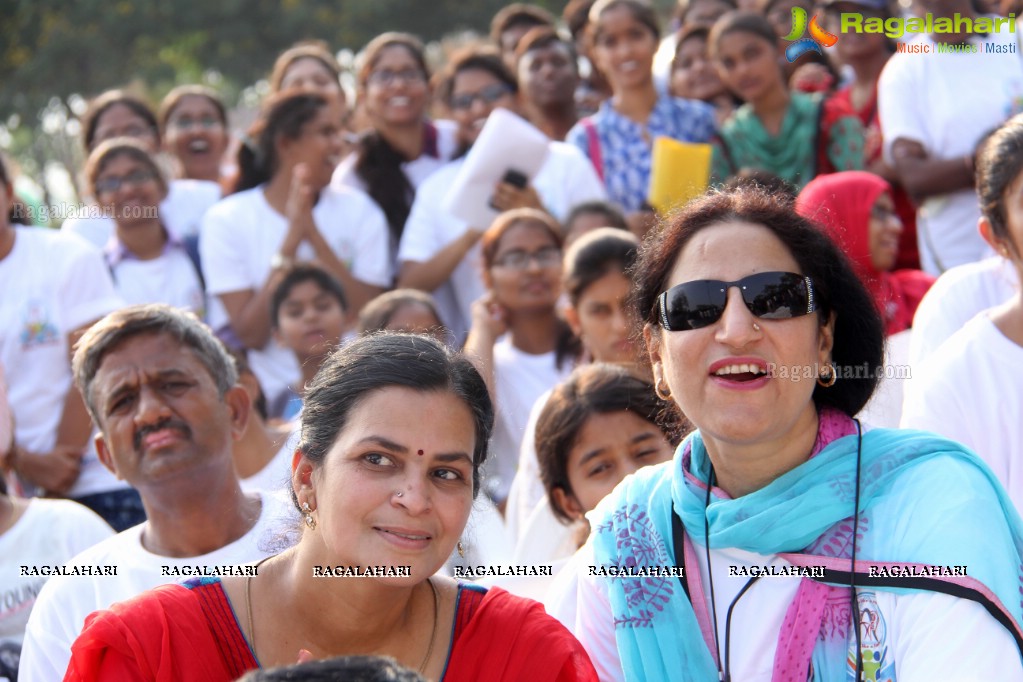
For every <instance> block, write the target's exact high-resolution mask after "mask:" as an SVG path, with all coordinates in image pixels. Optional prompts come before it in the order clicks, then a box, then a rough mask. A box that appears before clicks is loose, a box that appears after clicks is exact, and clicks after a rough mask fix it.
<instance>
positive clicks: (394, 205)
mask: <svg viewBox="0 0 1023 682" xmlns="http://www.w3.org/2000/svg"><path fill="white" fill-rule="evenodd" d="M424 125H427V126H429V124H424ZM432 130H433V127H432V126H430V127H428V128H427V131H428V133H429V132H430V131H432ZM359 147H360V148H359V159H358V161H356V162H355V173H356V174H357V175H358V176H359V178H361V179H362V181H363V182H364V183H366V194H368V195H369V196H370V198H371V199H373V201H375V202H376V203H377V205H378V206H379V207H380V210H382V211H383V212H384V217H385V218H387V226H388V228H390V232H391V239H392V240H393V241H394V242H398V240H400V239H401V233H402V231H404V229H405V221H407V220H408V215H409V213H410V212H411V211H412V201H413V199H415V196H416V190H415V188H414V187H413V186H412V183H411V182H409V179H408V177H407V176H406V175H405V171H404V170H402V168H401V164H403V163H405V162H406V161H408V159H406V158H405V156H404V155H403V154H402V153H401V152H399V151H398V150H397V149H395V148H394V147H392V146H391V145H390V143H388V141H387V140H386V139H384V136H383V135H381V134H380V133H379V132H377V131H376V130H372V131H370V132H368V133H366V134H365V135H363V137H362V139H361V140H360V141H359Z"/></svg>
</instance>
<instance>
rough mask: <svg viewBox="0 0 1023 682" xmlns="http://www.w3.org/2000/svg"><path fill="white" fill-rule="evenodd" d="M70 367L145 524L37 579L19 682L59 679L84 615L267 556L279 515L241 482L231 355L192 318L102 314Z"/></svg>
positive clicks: (240, 411) (282, 503)
mask: <svg viewBox="0 0 1023 682" xmlns="http://www.w3.org/2000/svg"><path fill="white" fill-rule="evenodd" d="M74 373H75V381H76V383H77V385H78V387H79V389H80V390H81V392H82V396H83V397H84V399H85V403H86V406H87V407H88V410H89V414H90V415H91V416H92V419H93V421H94V422H95V424H96V426H97V427H98V428H99V431H100V433H99V435H97V437H96V449H97V452H98V454H99V457H100V459H101V461H102V462H103V464H104V465H105V466H106V467H107V468H109V469H110V470H111V471H112V472H113V473H114V474H115V475H116V476H117V477H118V478H121V479H124V480H125V481H127V482H128V483H130V484H131V485H132V486H133V487H134V488H135V489H137V490H138V491H139V494H140V495H141V497H142V504H143V506H144V507H145V510H146V515H147V517H148V520H147V521H146V522H145V523H142V524H140V525H138V526H135V527H133V528H130V529H128V530H126V531H124V532H122V533H120V534H118V535H115V536H114V537H112V538H109V539H108V540H105V541H103V542H101V543H99V544H97V545H95V546H93V547H92V548H90V549H88V550H86V551H85V552H83V553H81V554H79V555H78V556H77V557H75V558H74V559H72V560H71V562H70V563H69V564H68V567H65V573H67V572H71V571H69V570H68V568H69V567H71V566H78V567H82V568H80V569H79V570H77V571H74V572H75V573H79V574H78V575H61V576H57V577H54V578H53V579H51V580H50V581H49V582H48V583H47V584H46V587H45V588H44V589H43V590H42V591H41V592H40V594H39V598H38V600H37V602H36V607H35V609H34V610H33V612H32V616H31V617H30V619H29V623H28V626H27V630H26V636H25V644H24V648H23V652H22V659H21V671H20V676H19V679H20V680H22V682H26V681H27V682H33V681H35V680H46V681H50V680H55V679H61V678H62V677H63V676H64V672H65V669H66V667H67V663H68V661H69V659H70V656H71V644H72V642H74V640H75V638H76V637H77V636H78V634H79V632H80V631H81V630H82V627H83V625H84V623H85V620H86V616H88V614H90V613H92V612H93V611H96V610H99V609H104V608H107V607H108V606H110V605H111V604H113V603H115V602H118V601H123V600H125V599H128V598H129V597H133V596H135V595H137V594H139V593H140V592H143V591H145V590H148V589H150V588H153V587H156V586H157V585H161V584H164V583H169V582H174V581H176V580H178V579H180V578H184V577H188V576H189V575H195V574H196V572H197V571H200V573H199V574H200V575H202V574H205V573H206V572H209V574H210V575H216V574H224V571H228V572H230V571H232V570H237V571H239V574H242V575H244V573H241V572H240V571H244V570H252V567H248V568H242V567H240V566H239V565H241V564H246V563H249V562H254V561H257V560H259V559H262V558H263V557H264V556H267V555H269V554H271V553H273V551H271V547H270V546H269V545H270V544H271V543H269V542H266V541H265V540H266V538H267V537H268V536H269V537H270V538H273V529H272V528H271V525H272V524H273V522H274V521H275V520H278V519H283V518H284V517H286V516H287V515H288V514H289V512H288V509H289V507H288V502H287V500H286V499H284V498H283V497H280V498H278V497H275V496H270V495H265V494H260V493H251V494H246V493H243V492H242V490H241V488H240V487H239V483H238V476H237V474H236V473H235V469H234V463H233V460H232V456H231V447H232V442H233V441H234V440H235V439H237V438H239V437H240V435H241V434H242V431H243V430H244V428H245V424H246V421H247V419H248V415H249V409H250V400H249V397H248V394H247V393H246V391H245V390H244V389H243V388H242V387H240V386H238V385H237V379H238V375H237V370H236V368H235V364H234V361H233V360H232V359H231V357H230V356H229V355H228V354H227V352H226V350H225V349H224V347H223V346H222V345H221V344H220V342H219V341H218V340H217V339H216V338H215V337H214V336H213V334H212V333H211V331H210V330H209V328H208V327H206V326H205V325H204V324H202V323H201V322H199V321H198V319H196V318H195V317H194V316H192V315H191V314H189V313H186V312H183V311H180V310H178V309H175V308H171V307H170V306H165V305H142V306H131V307H128V308H123V309H121V310H119V311H117V312H114V313H111V314H110V315H108V316H106V317H105V318H103V319H102V320H100V321H99V322H97V323H96V325H95V326H93V327H92V328H91V329H90V330H89V331H88V333H86V334H85V336H83V337H82V340H81V342H80V343H79V344H78V348H77V350H76V352H75V357H74ZM291 514H292V516H293V512H291ZM86 567H89V568H88V569H87V568H86ZM111 569H113V573H115V574H114V575H111V572H112V571H111ZM218 572H219V573H218ZM81 573H86V575H81ZM97 573H98V575H97Z"/></svg>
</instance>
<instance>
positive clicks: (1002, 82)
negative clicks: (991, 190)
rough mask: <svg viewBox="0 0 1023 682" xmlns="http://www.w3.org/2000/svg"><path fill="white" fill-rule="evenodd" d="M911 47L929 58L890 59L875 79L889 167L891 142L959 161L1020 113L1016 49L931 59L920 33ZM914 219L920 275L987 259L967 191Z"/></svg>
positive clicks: (1008, 36) (996, 38)
mask: <svg viewBox="0 0 1023 682" xmlns="http://www.w3.org/2000/svg"><path fill="white" fill-rule="evenodd" d="M982 40H983V42H985V43H1000V44H1006V45H1007V44H1011V43H1014V42H1016V40H1017V36H1016V34H1015V33H1009V32H1008V31H1003V32H1002V33H992V34H991V35H989V36H985V37H983V39H982ZM971 42H973V43H977V42H978V38H974V39H973V40H972V41H971ZM910 44H913V45H916V44H922V45H927V46H929V47H930V49H931V53H930V54H922V53H919V54H913V53H904V54H903V53H899V54H894V55H892V58H891V59H889V60H888V63H887V64H886V65H885V68H884V71H882V73H881V78H880V80H879V81H878V87H877V89H878V112H879V115H880V120H881V129H882V130H883V131H884V156H885V160H886V161H888V162H889V163H892V153H891V150H892V143H893V142H895V140H897V139H899V138H906V139H909V140H915V141H917V142H920V143H921V144H922V145H923V147H924V149H925V150H926V151H927V153H928V155H929V156H930V158H931V159H934V160H942V159H954V158H960V157H965V156H966V155H967V154H972V153H973V151H974V148H975V147H976V146H977V142H978V141H979V140H980V139H981V137H982V136H984V135H985V134H987V133H988V132H991V131H993V130H994V129H996V128H998V127H999V126H1000V125H1001V124H1002V123H1004V122H1005V121H1006V120H1008V119H1009V118H1010V117H1011V116H1012V115H1013V114H1016V113H1019V112H1020V111H1021V110H1023V62H1021V60H1020V54H1019V52H1020V50H1019V48H1018V47H1017V48H1016V49H1015V50H1014V51H1013V52H1012V53H1005V54H1000V53H978V54H970V53H964V54H937V53H936V52H935V50H936V49H937V46H936V44H935V43H934V42H933V41H932V40H931V39H930V37H929V36H926V35H921V36H918V37H917V38H916V39H915V40H913V41H911V43H910ZM917 216H918V217H917V237H918V241H919V248H920V262H921V266H922V268H923V269H924V270H925V271H926V272H929V273H931V274H933V275H939V274H941V272H942V271H944V270H947V269H948V268H951V267H953V266H956V265H962V264H963V263H971V262H974V261H977V260H980V259H981V258H983V257H984V256H985V255H986V254H987V253H989V250H988V249H987V245H986V243H985V242H984V240H983V239H982V238H981V236H980V234H979V233H978V232H977V219H978V218H979V217H980V207H979V206H978V203H977V193H976V192H975V191H974V190H972V189H962V190H958V191H956V192H952V193H949V194H944V195H940V196H934V197H930V198H929V199H927V200H925V201H924V202H923V203H922V204H921V205H920V208H919V211H918V214H917Z"/></svg>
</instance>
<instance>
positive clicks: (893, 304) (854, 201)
mask: <svg viewBox="0 0 1023 682" xmlns="http://www.w3.org/2000/svg"><path fill="white" fill-rule="evenodd" d="M891 191H892V188H891V185H889V184H888V183H887V182H886V181H885V180H883V179H882V178H880V177H878V176H877V175H874V174H873V173H867V172H864V171H844V172H841V173H830V174H828V175H819V176H817V177H816V178H814V179H813V180H811V181H810V182H809V183H807V185H806V187H804V188H803V191H802V192H800V193H799V197H798V198H797V199H796V211H798V212H799V214H800V215H802V216H804V217H806V218H809V219H811V220H813V221H815V222H816V223H818V224H819V225H821V226H822V227H823V228H824V229H825V231H826V232H827V233H828V235H829V236H830V237H831V238H832V239H834V240H835V242H836V243H837V244H838V245H839V247H841V249H842V250H843V251H844V252H845V254H846V255H847V256H848V257H849V260H851V261H852V263H853V267H854V268H855V269H856V274H858V275H859V277H860V280H862V282H863V284H864V285H865V286H866V287H867V290H868V291H869V292H870V294H871V295H872V296H873V297H874V302H875V303H876V304H877V308H878V310H879V311H880V313H881V316H882V318H883V319H884V323H885V331H886V333H888V334H895V333H897V332H901V331H903V330H905V329H909V327H910V326H911V325H912V323H913V313H915V312H916V308H917V306H918V305H919V304H920V299H921V298H923V295H924V294H925V293H927V290H928V289H929V288H930V286H931V284H933V283H934V278H933V277H931V276H930V275H927V274H926V273H924V272H921V271H919V270H899V271H896V272H883V271H881V270H878V269H877V268H876V267H874V263H873V260H872V258H871V256H870V213H871V211H872V210H873V208H874V204H875V203H876V202H877V200H878V198H879V197H880V196H881V195H882V194H885V193H888V194H891Z"/></svg>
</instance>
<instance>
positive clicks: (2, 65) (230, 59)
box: [0, 0, 564, 119]
mask: <svg viewBox="0 0 1023 682" xmlns="http://www.w3.org/2000/svg"><path fill="white" fill-rule="evenodd" d="M504 4H505V1H504V0H472V1H471V2H467V1H466V0H219V1H217V2H210V1H209V0H172V1H171V2H166V1H165V2H157V1H156V0H75V2H66V0H62V1H60V2H58V1H56V0H3V1H2V2H0V16H3V17H4V19H3V21H2V22H0V83H3V87H2V88H0V119H5V118H7V116H9V115H11V114H20V115H21V116H22V117H23V118H25V119H31V118H32V117H33V116H34V115H35V112H37V111H39V110H40V109H42V108H43V107H44V106H46V104H47V103H48V102H49V100H50V99H51V98H52V97H54V96H56V97H59V98H61V99H62V100H65V101H66V100H67V97H68V96H69V95H71V94H72V93H78V94H81V95H83V96H86V97H91V96H93V95H96V94H98V93H99V92H102V91H103V90H106V89H109V88H112V87H118V86H122V85H124V84H126V83H130V82H141V83H145V84H147V85H148V86H149V88H150V90H151V95H153V96H159V95H162V94H163V92H165V91H166V90H167V89H169V88H170V87H172V86H173V85H175V84H178V83H184V82H197V81H200V80H201V79H202V78H203V75H204V74H205V73H207V72H208V71H209V70H215V71H216V72H217V73H219V74H221V75H222V77H223V78H224V80H226V81H227V82H229V83H231V84H233V87H232V88H231V89H232V90H235V91H237V89H238V88H240V87H242V86H244V85H246V84H249V83H252V82H254V81H256V80H258V79H259V78H262V77H264V76H265V75H266V74H267V72H268V71H269V69H270V67H271V65H272V64H273V60H274V57H275V56H276V55H277V53H279V52H280V51H281V50H283V49H285V48H286V47H288V46H289V45H291V44H293V43H295V42H296V41H298V40H303V39H310V38H315V39H320V40H325V41H326V42H327V43H328V44H329V45H331V46H332V47H333V48H335V49H343V48H349V49H352V50H354V51H358V49H359V48H361V47H362V46H363V45H365V44H366V43H367V42H368V41H369V40H370V39H371V38H372V37H373V36H375V35H377V34H379V33H382V32H383V31H389V30H399V31H409V32H411V33H415V34H416V35H418V36H420V37H421V38H423V39H424V40H427V41H429V40H435V39H439V38H441V37H442V36H443V35H445V34H447V33H451V32H453V31H458V30H464V29H475V30H477V31H478V32H481V33H485V32H486V29H487V27H488V26H489V23H490V18H491V17H492V16H493V14H494V13H495V12H496V11H497V10H498V9H500V8H501V7H502V6H503V5H504ZM537 4H540V5H544V6H546V7H547V8H548V9H550V10H551V11H552V12H554V13H558V12H560V10H561V6H562V5H563V4H564V2H555V1H548V2H538V3H537Z"/></svg>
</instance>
